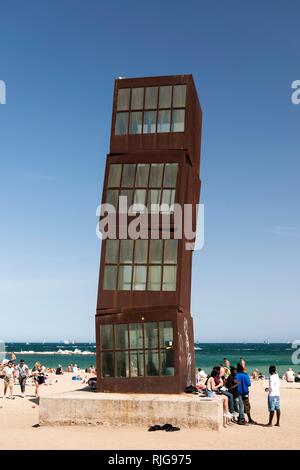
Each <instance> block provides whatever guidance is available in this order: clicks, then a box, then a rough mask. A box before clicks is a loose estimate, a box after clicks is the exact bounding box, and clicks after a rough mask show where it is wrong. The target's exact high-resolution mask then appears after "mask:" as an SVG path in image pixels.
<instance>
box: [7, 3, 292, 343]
mask: <svg viewBox="0 0 300 470" xmlns="http://www.w3.org/2000/svg"><path fill="white" fill-rule="evenodd" d="M299 14H300V4H299V2H298V1H296V0H290V1H289V2H282V1H275V0H264V2H261V1H258V0H253V1H252V2H240V1H237V0H232V1H228V2H221V1H215V2H207V1H202V0H195V1H194V0H187V1H186V2H182V1H176V0H172V1H170V0H165V1H164V2H161V1H158V0H152V2H148V3H144V2H140V1H136V0H129V1H126V2H125V1H116V0H112V1H111V2H104V1H103V2H102V1H95V0H89V1H88V2H83V1H79V0H51V1H50V0H48V1H44V2H40V1H37V0H29V1H27V2H23V1H18V0H14V1H11V2H1V5H0V18H1V27H0V80H5V82H6V86H7V104H6V105H0V161H1V173H0V175H1V184H0V210H1V230H0V247H1V248H0V315H1V330H0V339H3V340H7V341H8V340H28V341H34V340H36V341H38V340H43V339H44V338H45V339H46V340H55V341H56V340H59V339H65V338H70V339H73V338H74V339H76V340H78V341H79V340H93V339H94V314H95V303H96V292H97V281H98V267H99V256H100V244H99V240H98V239H97V238H96V235H95V228H96V223H97V219H96V215H95V213H96V207H97V204H98V203H99V201H100V197H101V191H102V183H103V171H104V165H105V158H106V154H107V152H108V148H109V134H110V120H111V106H112V93H113V85H114V79H115V78H117V77H118V76H120V75H121V76H126V77H134V76H147V75H172V74H181V73H192V74H193V76H194V79H195V82H196V85H197V89H198V92H199V97H200V101H201V104H202V108H203V114H204V120H203V144H202V157H201V158H202V167H201V178H202V182H203V186H202V194H201V199H202V202H203V203H204V204H205V247H204V249H203V250H202V251H200V252H196V253H195V255H194V265H193V292H192V312H193V316H194V320H195V330H196V333H195V336H196V338H199V339H200V340H201V341H261V340H264V339H269V340H273V341H281V340H283V341H284V340H293V339H297V338H298V336H299V317H300V293H299V277H300V250H299V241H300V221H299V207H300V189H299V174H300V159H299V148H300V132H299V124H300V105H299V106H295V105H293V104H292V103H291V99H290V96H291V83H292V81H294V80H297V79H300V69H299V63H300V48H299V38H300V34H299ZM1 337H2V338H1Z"/></svg>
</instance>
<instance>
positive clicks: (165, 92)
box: [159, 85, 172, 108]
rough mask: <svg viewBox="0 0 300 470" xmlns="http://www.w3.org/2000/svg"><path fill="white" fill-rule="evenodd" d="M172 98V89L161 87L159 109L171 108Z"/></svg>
mask: <svg viewBox="0 0 300 470" xmlns="http://www.w3.org/2000/svg"><path fill="white" fill-rule="evenodd" d="M171 98H172V87H171V86H169V85H168V86H161V87H160V88H159V107H160V108H171Z"/></svg>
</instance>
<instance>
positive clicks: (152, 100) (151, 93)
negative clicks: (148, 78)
mask: <svg viewBox="0 0 300 470" xmlns="http://www.w3.org/2000/svg"><path fill="white" fill-rule="evenodd" d="M157 91H158V87H157V86H150V87H147V88H146V96H145V109H155V108H157Z"/></svg>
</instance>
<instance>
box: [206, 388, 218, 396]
mask: <svg viewBox="0 0 300 470" xmlns="http://www.w3.org/2000/svg"><path fill="white" fill-rule="evenodd" d="M205 391H206V396H207V397H208V398H213V397H215V396H216V392H213V391H212V390H209V389H208V388H206V389H205Z"/></svg>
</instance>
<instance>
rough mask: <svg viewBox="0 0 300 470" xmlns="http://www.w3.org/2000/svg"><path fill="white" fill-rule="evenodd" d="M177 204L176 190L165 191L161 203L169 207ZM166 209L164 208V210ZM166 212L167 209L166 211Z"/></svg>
mask: <svg viewBox="0 0 300 470" xmlns="http://www.w3.org/2000/svg"><path fill="white" fill-rule="evenodd" d="M174 202H175V189H164V190H163V193H162V198H161V203H162V204H166V205H167V206H169V207H171V206H173V204H174ZM163 209H164V208H162V210H163ZM165 211H166V209H165Z"/></svg>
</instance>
